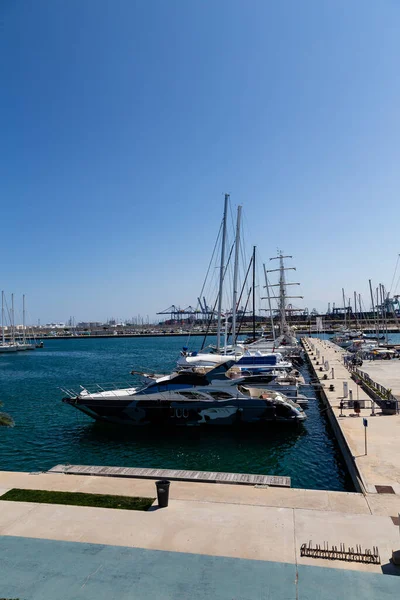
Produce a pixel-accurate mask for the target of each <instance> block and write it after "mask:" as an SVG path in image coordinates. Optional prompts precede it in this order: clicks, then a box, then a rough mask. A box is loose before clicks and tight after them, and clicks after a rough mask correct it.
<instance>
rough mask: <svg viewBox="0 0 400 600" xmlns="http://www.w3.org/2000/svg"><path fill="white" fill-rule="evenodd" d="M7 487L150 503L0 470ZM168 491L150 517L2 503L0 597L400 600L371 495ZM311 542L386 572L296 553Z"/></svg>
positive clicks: (121, 484) (128, 487) (127, 485)
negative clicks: (346, 549) (350, 550)
mask: <svg viewBox="0 0 400 600" xmlns="http://www.w3.org/2000/svg"><path fill="white" fill-rule="evenodd" d="M12 487H24V488H32V489H55V490H66V491H68V490H69V491H76V490H79V491H86V492H98V493H112V494H121V493H122V494H129V495H146V496H154V488H155V486H154V482H151V481H147V480H126V479H118V478H107V477H104V478H102V477H84V476H74V475H61V474H59V475H56V474H37V475H34V474H32V475H30V474H28V473H12V472H0V488H1V489H2V491H3V492H4V491H6V490H7V489H9V488H12ZM0 494H1V491H0ZM170 495H171V499H170V504H169V507H168V508H166V509H158V508H157V506H156V505H155V506H154V507H153V508H152V509H150V511H148V512H139V511H126V510H113V509H104V508H92V507H78V506H61V505H51V504H35V503H25V502H8V501H5V500H3V501H2V500H1V496H0V564H1V569H0V597H5V598H7V597H8V598H21V600H22V599H24V600H25V599H26V600H28V599H29V600H39V598H40V599H41V600H42V599H43V600H47V598H48V599H50V598H51V599H53V598H59V597H62V598H65V599H66V600H69V599H70V598H71V599H72V598H74V599H77V598H82V599H90V600H92V599H93V600H95V599H96V600H101V599H102V598H107V599H108V598H132V597H134V598H135V600H142V599H143V600H144V599H147V598H163V599H164V598H165V599H169V598H174V599H175V598H176V599H178V598H179V600H180V599H181V598H190V599H197V598H213V599H214V598H216V599H219V598H220V599H225V598H226V599H228V598H229V599H230V600H232V599H233V600H235V599H236V600H253V599H254V600H255V599H257V600H259V599H261V598H263V599H264V598H266V599H267V598H271V599H273V600H281V599H282V600H288V599H289V600H290V599H292V598H293V600H294V599H295V598H297V599H300V600H301V599H304V600H306V599H310V598H315V597H319V598H321V599H322V600H325V599H329V600H330V599H331V598H332V599H333V598H338V597H343V596H346V597H347V598H363V599H364V600H365V599H367V600H370V599H371V600H372V599H373V598H380V599H381V598H393V597H396V595H397V596H400V568H396V567H394V566H392V565H391V564H390V557H391V553H392V550H393V549H398V548H400V536H399V532H398V527H396V526H395V525H394V524H393V521H392V519H391V518H390V517H389V516H388V514H391V513H393V510H392V509H393V507H392V506H388V507H386V509H385V510H384V509H382V505H380V510H381V514H379V511H378V513H376V512H375V510H373V508H371V498H372V495H371V497H370V496H368V497H364V496H362V495H361V494H348V493H340V492H318V491H316V492H315V491H311V490H291V489H289V490H286V489H277V488H268V489H265V488H261V489H260V488H251V487H248V486H231V485H218V484H202V483H187V482H172V483H171V494H170ZM376 496H377V495H376V494H375V495H374V497H376ZM393 497H394V498H396V499H397V497H396V496H393ZM200 498H201V500H200ZM372 499H373V498H372ZM394 514H397V513H394ZM309 540H312V541H313V543H314V544H316V543H320V544H323V543H324V542H325V541H326V542H329V544H330V545H332V544H335V545H339V544H340V543H344V544H345V545H346V546H352V547H355V546H356V545H357V544H361V545H362V547H363V549H365V548H370V549H372V547H373V546H378V548H379V552H380V556H381V561H382V564H381V565H365V564H359V563H350V562H349V563H345V562H342V561H327V560H322V559H312V558H307V557H300V546H301V544H303V543H304V542H308V541H309ZM386 573H387V575H386ZM397 575H399V576H397ZM60 590H63V593H62V596H60Z"/></svg>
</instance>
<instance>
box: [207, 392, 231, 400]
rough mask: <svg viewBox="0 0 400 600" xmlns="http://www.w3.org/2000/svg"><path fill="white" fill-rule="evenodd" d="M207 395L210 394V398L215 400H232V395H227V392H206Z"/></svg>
mask: <svg viewBox="0 0 400 600" xmlns="http://www.w3.org/2000/svg"><path fill="white" fill-rule="evenodd" d="M208 393H209V394H210V396H212V397H213V398H215V399H216V400H229V399H230V398H232V395H231V394H228V393H227V392H208Z"/></svg>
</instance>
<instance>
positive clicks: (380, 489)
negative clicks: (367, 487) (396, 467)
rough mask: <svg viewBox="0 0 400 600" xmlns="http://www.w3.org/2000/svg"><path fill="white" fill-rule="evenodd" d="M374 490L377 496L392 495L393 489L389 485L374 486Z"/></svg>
mask: <svg viewBox="0 0 400 600" xmlns="http://www.w3.org/2000/svg"><path fill="white" fill-rule="evenodd" d="M375 488H376V491H377V493H378V494H394V489H393V488H392V486H391V485H376V486H375Z"/></svg>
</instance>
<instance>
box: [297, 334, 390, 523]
mask: <svg viewBox="0 0 400 600" xmlns="http://www.w3.org/2000/svg"><path fill="white" fill-rule="evenodd" d="M303 346H304V349H305V351H306V354H307V356H308V359H309V363H310V365H311V367H312V370H313V372H314V375H315V377H317V378H318V380H319V382H320V384H321V386H322V387H321V388H320V389H321V396H322V398H323V401H324V402H325V404H326V407H327V415H328V417H329V419H330V422H331V424H332V427H333V429H334V431H335V434H336V437H337V438H338V442H339V445H340V446H341V449H342V452H343V455H344V458H345V460H346V463H347V466H348V468H349V471H350V474H351V475H352V477H353V481H354V483H355V485H356V487H357V484H359V486H360V491H364V492H367V493H368V501H371V502H374V503H376V505H380V504H382V505H383V504H386V505H387V504H388V503H390V504H391V505H392V506H393V511H395V512H394V513H393V514H396V515H397V513H398V512H400V461H399V458H398V457H399V444H400V442H399V440H400V415H383V414H382V411H381V410H380V409H379V407H378V406H377V405H376V404H375V403H373V402H372V401H371V398H370V397H369V396H368V395H367V393H366V392H365V391H364V390H363V389H362V388H361V387H360V386H358V385H356V383H355V382H354V381H353V380H352V377H351V372H349V370H348V369H347V368H346V367H345V365H344V362H343V356H344V354H345V352H344V351H343V350H342V349H341V348H340V347H339V346H337V345H336V344H333V343H332V342H330V341H328V340H320V339H318V338H303ZM382 362H383V361H382ZM325 363H327V364H325ZM393 363H394V361H393ZM375 365H377V363H372V367H375ZM385 366H386V365H385ZM396 366H397V367H399V363H398V362H397V361H396ZM321 369H322V370H321ZM362 369H363V370H367V369H368V366H367V367H366V366H365V363H364V365H363V367H362ZM343 383H346V384H347V386H348V392H349V394H348V396H347V397H346V398H345V397H344V387H343ZM381 383H382V385H384V382H383V381H382V382H381ZM386 383H388V382H386ZM331 386H333V389H331ZM388 387H389V386H388ZM350 391H351V396H352V399H353V400H359V402H360V405H361V412H360V417H364V418H367V421H368V427H367V428H366V429H367V431H366V434H367V453H365V428H364V426H363V419H362V418H359V417H357V416H356V415H355V413H354V410H353V409H352V408H344V409H343V410H342V411H341V409H340V402H341V401H342V400H345V401H346V404H347V401H348V400H349V396H350ZM373 413H374V414H373ZM342 415H343V416H342ZM377 486H378V487H377ZM382 486H383V487H386V488H387V491H388V489H389V488H391V493H390V494H382V495H381V494H379V493H378V492H379V491H380V490H381V488H382ZM370 495H371V496H370Z"/></svg>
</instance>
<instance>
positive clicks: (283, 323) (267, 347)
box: [248, 252, 303, 356]
mask: <svg viewBox="0 0 400 600" xmlns="http://www.w3.org/2000/svg"><path fill="white" fill-rule="evenodd" d="M285 258H293V257H292V256H289V255H288V256H284V255H283V253H282V252H279V255H278V256H274V257H273V258H271V259H270V260H279V268H278V269H270V270H266V268H265V265H263V267H264V276H265V287H266V289H267V298H268V304H269V312H270V318H271V330H272V339H266V338H265V337H263V336H262V337H261V338H259V339H258V340H256V341H254V342H252V343H251V344H250V345H249V346H248V348H249V349H253V350H256V349H257V350H259V351H260V352H263V353H264V352H271V351H273V352H280V353H281V354H282V355H284V356H288V355H292V356H293V355H295V356H296V355H299V353H300V344H299V342H298V340H297V338H296V335H295V332H294V330H293V328H292V327H291V326H290V325H289V323H288V321H287V317H286V312H287V304H286V301H287V299H288V298H303V296H288V295H287V291H286V287H287V286H288V285H300V284H299V283H297V282H296V283H295V282H290V283H289V282H287V281H286V277H285V271H288V270H294V271H295V270H296V268H295V267H285V264H284V259H285ZM274 272H279V283H276V284H270V283H269V281H268V276H267V273H274ZM276 286H277V287H279V299H278V310H279V317H280V320H279V335H278V336H276V335H275V324H274V319H273V314H272V308H271V294H270V287H276Z"/></svg>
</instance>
